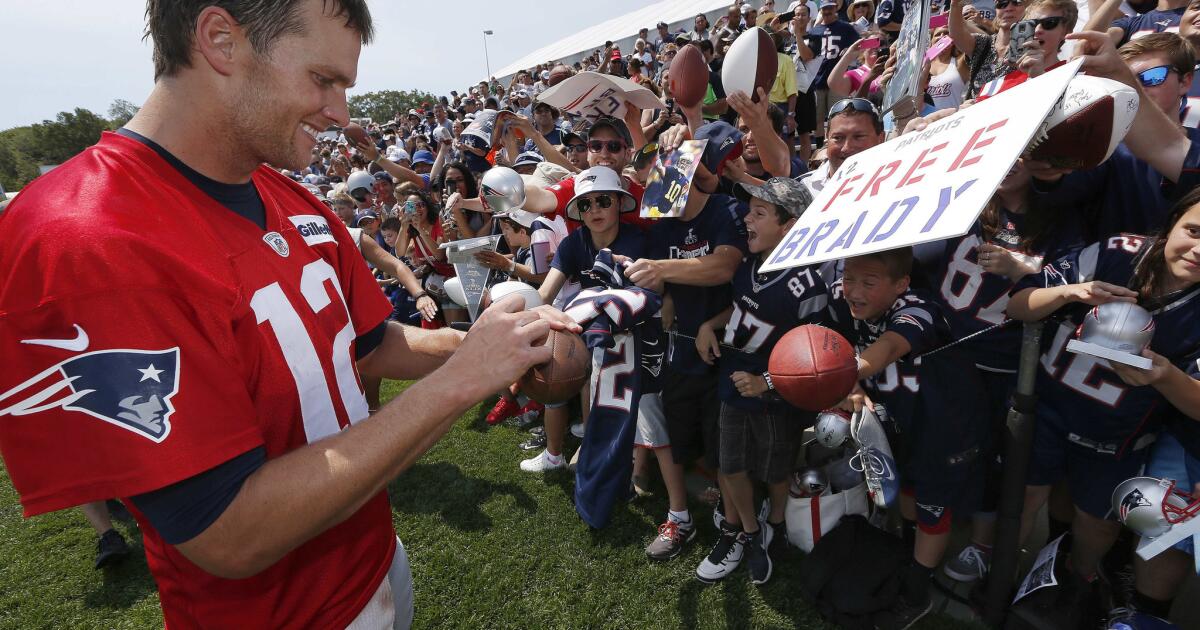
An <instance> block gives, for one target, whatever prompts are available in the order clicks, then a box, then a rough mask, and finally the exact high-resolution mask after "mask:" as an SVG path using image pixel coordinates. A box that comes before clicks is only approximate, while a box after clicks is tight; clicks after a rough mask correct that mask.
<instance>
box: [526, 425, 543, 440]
mask: <svg viewBox="0 0 1200 630" xmlns="http://www.w3.org/2000/svg"><path fill="white" fill-rule="evenodd" d="M529 435H540V436H542V437H545V435H546V425H544V424H539V425H537V426H536V427H533V428H532V429H530V430H529Z"/></svg>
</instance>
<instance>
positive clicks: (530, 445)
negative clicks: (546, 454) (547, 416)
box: [521, 435, 546, 451]
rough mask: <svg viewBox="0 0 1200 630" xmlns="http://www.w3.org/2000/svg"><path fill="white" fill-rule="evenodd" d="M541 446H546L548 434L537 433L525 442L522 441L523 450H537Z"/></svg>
mask: <svg viewBox="0 0 1200 630" xmlns="http://www.w3.org/2000/svg"><path fill="white" fill-rule="evenodd" d="M539 448H546V436H545V435H535V436H533V437H531V438H529V439H528V440H525V441H524V442H521V450H522V451H536V450H538V449H539Z"/></svg>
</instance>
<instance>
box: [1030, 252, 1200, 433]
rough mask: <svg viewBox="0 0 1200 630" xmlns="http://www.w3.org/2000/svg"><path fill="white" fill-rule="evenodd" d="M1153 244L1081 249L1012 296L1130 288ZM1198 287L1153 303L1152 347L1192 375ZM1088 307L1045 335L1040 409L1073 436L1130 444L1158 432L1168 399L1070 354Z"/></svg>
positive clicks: (1198, 346)
mask: <svg viewBox="0 0 1200 630" xmlns="http://www.w3.org/2000/svg"><path fill="white" fill-rule="evenodd" d="M1150 241H1151V239H1148V238H1145V237H1142V236H1136V235H1132V234H1121V235H1117V236H1113V237H1111V238H1109V239H1107V240H1105V241H1101V242H1099V243H1093V244H1091V245H1089V246H1087V247H1083V248H1078V249H1075V250H1073V251H1071V252H1070V253H1068V254H1067V255H1065V256H1063V257H1061V258H1059V259H1058V260H1057V261H1055V262H1053V263H1050V264H1048V265H1046V266H1045V267H1044V268H1043V270H1042V273H1040V274H1031V275H1029V276H1026V277H1025V278H1023V279H1022V280H1021V281H1020V282H1018V283H1017V286H1016V288H1014V289H1013V291H1014V292H1016V291H1020V290H1022V289H1025V288H1029V287H1053V286H1062V285H1067V284H1077V283H1081V282H1090V281H1093V280H1100V281H1103V282H1107V283H1110V284H1115V285H1119V286H1128V283H1129V281H1130V278H1131V277H1132V276H1133V270H1134V268H1135V266H1136V265H1137V261H1138V260H1140V259H1141V256H1142V255H1143V254H1144V253H1145V251H1146V249H1147V248H1149V247H1150V244H1151V243H1150ZM1197 296H1200V286H1192V287H1188V288H1187V289H1184V290H1182V291H1179V292H1177V293H1175V294H1171V295H1168V296H1165V298H1163V299H1162V300H1160V302H1161V303H1160V304H1158V305H1152V306H1147V308H1148V309H1149V310H1150V313H1151V315H1153V317H1154V338H1153V339H1152V340H1151V342H1150V350H1152V351H1154V352H1156V353H1158V354H1161V355H1163V356H1165V357H1166V358H1167V359H1168V360H1169V361H1171V363H1173V364H1175V365H1176V366H1178V367H1180V368H1181V369H1183V370H1184V371H1185V372H1188V371H1189V367H1190V365H1191V364H1193V363H1194V362H1195V361H1196V360H1197V359H1198V358H1200V326H1197V324H1196V322H1197V320H1200V299H1197ZM1088 310H1090V307H1087V306H1086V305H1073V306H1072V308H1071V309H1070V310H1069V311H1068V312H1067V314H1068V318H1067V319H1066V320H1065V321H1063V322H1062V323H1061V324H1059V325H1058V326H1057V327H1056V328H1055V327H1052V326H1047V327H1046V329H1045V330H1044V331H1043V333H1042V356H1041V369H1040V370H1039V373H1038V385H1037V390H1038V401H1039V405H1046V406H1048V407H1049V408H1050V409H1052V410H1053V411H1055V412H1057V413H1058V414H1059V415H1061V416H1062V418H1063V419H1064V420H1065V421H1066V422H1067V425H1068V427H1067V428H1069V429H1070V430H1071V431H1073V432H1075V433H1078V434H1080V435H1082V436H1084V437H1086V438H1089V439H1091V440H1094V441H1097V442H1101V443H1106V444H1111V443H1116V444H1130V445H1132V444H1133V442H1132V440H1133V439H1135V438H1136V437H1138V435H1141V434H1144V433H1146V432H1149V431H1152V430H1153V429H1154V428H1155V427H1156V426H1157V425H1158V422H1159V415H1160V412H1161V411H1163V410H1164V409H1165V408H1166V406H1167V404H1168V403H1167V402H1166V400H1165V399H1164V398H1163V397H1162V395H1161V394H1159V393H1158V390H1156V389H1154V388H1153V387H1149V386H1146V387H1133V386H1130V385H1127V384H1125V382H1124V381H1122V380H1121V379H1120V377H1118V376H1117V375H1116V373H1115V372H1113V371H1112V370H1111V369H1110V368H1109V366H1108V361H1107V360H1106V359H1100V358H1096V357H1093V356H1091V355H1087V354H1076V353H1073V352H1068V351H1067V349H1066V345H1067V342H1068V341H1070V340H1071V339H1072V338H1074V335H1075V330H1076V329H1077V328H1078V326H1079V324H1080V322H1081V321H1082V318H1083V316H1084V315H1085V314H1086V313H1087V312H1088Z"/></svg>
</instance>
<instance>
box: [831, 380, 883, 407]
mask: <svg viewBox="0 0 1200 630" xmlns="http://www.w3.org/2000/svg"><path fill="white" fill-rule="evenodd" d="M864 407H866V408H867V409H870V410H871V411H875V403H873V402H871V398H870V397H869V396H867V393H866V392H865V391H863V388H862V386H861V385H859V384H858V383H855V384H854V389H853V390H851V391H850V395H849V396H846V398H845V399H844V400H842V402H840V403H838V404H837V408H838V409H844V410H846V411H849V412H850V413H859V412H861V411H862V410H863V408H864Z"/></svg>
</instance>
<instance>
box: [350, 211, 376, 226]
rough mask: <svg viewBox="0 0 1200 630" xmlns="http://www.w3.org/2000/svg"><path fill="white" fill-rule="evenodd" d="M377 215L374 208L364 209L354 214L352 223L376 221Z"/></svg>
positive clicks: (359, 223) (360, 223)
mask: <svg viewBox="0 0 1200 630" xmlns="http://www.w3.org/2000/svg"><path fill="white" fill-rule="evenodd" d="M378 220H379V215H377V214H375V211H374V210H364V211H362V212H359V213H358V214H356V215H354V225H355V226H359V225H362V222H363V221H378Z"/></svg>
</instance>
